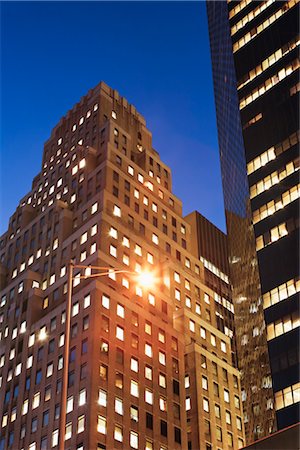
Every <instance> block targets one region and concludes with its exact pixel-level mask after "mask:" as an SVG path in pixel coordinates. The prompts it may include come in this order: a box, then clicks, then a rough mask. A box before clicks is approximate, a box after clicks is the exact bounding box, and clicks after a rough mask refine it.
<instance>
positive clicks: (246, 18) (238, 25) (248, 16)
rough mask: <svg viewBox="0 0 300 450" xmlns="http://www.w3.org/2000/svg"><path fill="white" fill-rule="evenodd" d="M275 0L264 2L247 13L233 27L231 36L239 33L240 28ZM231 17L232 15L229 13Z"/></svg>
mask: <svg viewBox="0 0 300 450" xmlns="http://www.w3.org/2000/svg"><path fill="white" fill-rule="evenodd" d="M274 2H275V0H267V1H265V2H263V3H261V4H260V5H259V6H258V7H257V8H255V9H253V10H252V11H250V12H249V13H248V14H246V15H245V16H244V17H243V18H242V19H241V20H239V21H238V22H236V23H235V24H234V25H232V27H231V36H233V35H234V34H235V33H237V32H238V31H239V30H241V29H242V28H243V27H244V26H245V25H247V24H248V23H249V22H251V21H252V20H253V19H255V17H257V16H259V14H261V13H262V12H263V11H265V10H266V9H267V8H268V7H269V6H271V5H272V4H273V3H274ZM229 17H230V15H229Z"/></svg>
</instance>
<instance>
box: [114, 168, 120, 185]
mask: <svg viewBox="0 0 300 450" xmlns="http://www.w3.org/2000/svg"><path fill="white" fill-rule="evenodd" d="M113 180H114V181H116V182H117V183H118V181H119V174H118V173H117V172H115V171H114V172H113Z"/></svg>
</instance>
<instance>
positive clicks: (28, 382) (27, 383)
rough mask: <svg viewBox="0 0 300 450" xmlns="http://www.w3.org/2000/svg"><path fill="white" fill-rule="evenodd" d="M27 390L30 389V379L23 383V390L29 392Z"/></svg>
mask: <svg viewBox="0 0 300 450" xmlns="http://www.w3.org/2000/svg"><path fill="white" fill-rule="evenodd" d="M29 389H30V377H27V378H26V381H25V390H26V391H29Z"/></svg>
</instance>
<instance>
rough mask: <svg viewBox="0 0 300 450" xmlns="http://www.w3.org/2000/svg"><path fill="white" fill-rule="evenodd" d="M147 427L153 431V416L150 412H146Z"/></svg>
mask: <svg viewBox="0 0 300 450" xmlns="http://www.w3.org/2000/svg"><path fill="white" fill-rule="evenodd" d="M146 427H147V428H150V430H153V416H152V414H150V413H148V412H146Z"/></svg>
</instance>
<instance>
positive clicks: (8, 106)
mask: <svg viewBox="0 0 300 450" xmlns="http://www.w3.org/2000/svg"><path fill="white" fill-rule="evenodd" d="M0 7H1V53H2V58H1V129H2V134H1V160H0V163H1V202H0V214H1V220H0V224H1V227H0V234H2V233H3V232H4V231H5V230H6V228H7V225H8V219H9V216H10V215H11V214H12V213H13V212H14V210H15V208H16V206H17V204H18V202H19V200H20V199H21V198H22V197H23V196H24V195H25V194H26V193H27V192H28V191H29V190H30V188H31V182H32V179H33V177H34V176H35V175H36V174H37V173H38V172H39V171H40V166H41V160H42V150H43V143H44V142H45V141H46V140H47V139H48V137H49V135H50V131H51V129H52V128H53V127H54V125H55V124H56V123H57V122H58V120H59V119H60V117H61V116H63V115H64V114H65V113H66V112H67V111H68V110H69V109H70V108H72V106H73V105H74V104H75V103H76V102H78V101H79V99H80V97H82V96H83V95H85V94H86V93H87V91H88V90H89V89H90V88H92V87H94V86H95V85H97V84H98V83H99V81H101V80H103V81H105V82H106V83H107V84H108V85H110V86H111V87H112V88H114V89H116V90H118V92H119V93H120V95H122V96H124V97H125V98H127V100H128V101H129V102H130V103H132V104H133V105H135V107H136V108H137V110H138V111H139V112H140V113H141V114H142V115H143V116H144V117H145V119H146V122H147V126H148V128H149V129H150V131H151V132H152V133H153V146H154V148H155V149H156V150H157V151H158V152H159V153H160V156H161V159H162V160H163V161H164V162H166V163H167V164H168V165H169V166H170V167H171V170H172V174H173V192H174V193H175V194H176V195H177V196H178V197H179V198H181V200H182V201H183V212H184V214H188V213H189V212H191V211H193V210H195V209H197V210H198V211H200V212H201V213H202V214H203V215H204V216H206V217H207V218H208V219H209V220H211V221H212V222H214V223H215V224H216V225H217V226H219V227H220V228H221V229H223V230H224V228H225V222H224V212H223V194H222V189H221V174H220V163H219V154H218V143H217V131H216V119H215V108H214V96H213V86H212V71H211V61H210V51H209V40H208V30H207V18H206V9H205V2H204V1H197V2H195V1H194V2H187V1H184V2H170V1H168V2H156V1H154V2H136V1H134V2H55V1H54V2H23V1H22V2H1V4H0Z"/></svg>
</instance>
